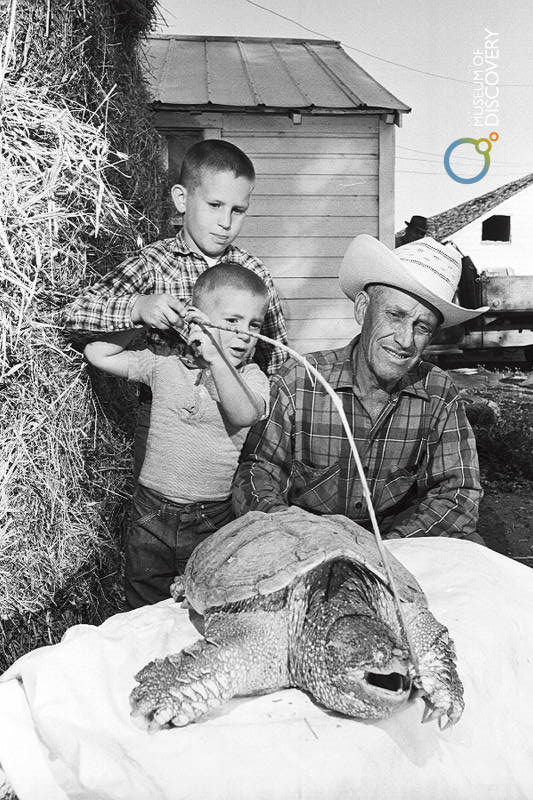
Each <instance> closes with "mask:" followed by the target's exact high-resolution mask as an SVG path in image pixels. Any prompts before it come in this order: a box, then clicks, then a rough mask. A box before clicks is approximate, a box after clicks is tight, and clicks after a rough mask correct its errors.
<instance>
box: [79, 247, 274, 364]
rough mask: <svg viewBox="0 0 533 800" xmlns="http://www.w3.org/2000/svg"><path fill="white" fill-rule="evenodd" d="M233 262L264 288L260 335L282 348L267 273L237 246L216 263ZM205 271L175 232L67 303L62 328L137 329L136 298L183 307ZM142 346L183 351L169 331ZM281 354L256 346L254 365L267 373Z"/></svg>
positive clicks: (151, 336) (151, 334) (150, 336)
mask: <svg viewBox="0 0 533 800" xmlns="http://www.w3.org/2000/svg"><path fill="white" fill-rule="evenodd" d="M227 261H233V262H234V263H236V264H240V265H241V266H243V267H246V269H250V270H252V272H255V273H256V275H258V276H259V277H260V278H261V279H262V280H263V282H264V283H265V284H266V286H267V288H268V294H269V298H270V303H269V306H268V311H267V313H266V317H265V321H264V323H263V326H262V328H261V332H262V333H263V334H264V335H265V336H268V337H270V338H271V339H277V340H279V341H280V342H282V343H284V344H286V343H287V332H286V329H285V321H284V318H283V313H282V310H281V303H280V300H279V297H278V293H277V291H276V288H275V286H274V284H273V282H272V278H271V276H270V273H269V272H268V270H267V269H266V267H265V266H264V265H263V263H262V262H261V261H259V259H257V258H255V257H254V256H251V255H249V254H248V253H247V252H245V251H244V250H241V248H240V247H235V246H234V245H230V246H229V247H228V248H227V250H226V251H225V252H224V253H223V255H222V256H221V257H220V259H219V262H218V263H224V262H227ZM206 269H209V266H208V264H207V262H206V260H205V259H204V258H203V256H201V255H200V254H199V253H195V252H194V251H193V250H191V248H190V247H189V246H188V245H187V244H186V243H185V240H184V238H183V235H182V232H181V231H180V232H179V233H178V234H177V235H176V236H175V237H173V238H171V239H161V240H160V241H158V242H154V243H153V244H149V245H148V246H147V247H144V248H143V249H142V250H141V251H140V252H139V253H137V254H136V255H134V256H131V257H130V258H126V259H125V260H124V261H122V262H121V263H120V264H119V265H118V266H117V267H116V268H115V269H114V270H112V271H111V272H109V273H108V274H107V275H105V276H104V277H103V278H101V279H100V280H99V281H97V283H95V284H94V285H93V286H91V287H89V288H88V289H87V291H86V292H85V294H84V295H83V296H82V297H80V298H78V299H77V300H75V301H74V302H73V303H71V304H70V305H69V306H68V307H67V308H66V309H65V312H64V324H65V326H66V327H67V328H69V329H70V330H73V331H83V332H85V333H110V332H112V331H120V330H127V329H130V328H134V327H142V326H136V325H135V324H134V323H133V322H132V321H131V312H132V309H133V306H134V304H135V302H136V300H137V297H138V296H139V295H140V294H171V295H173V296H174V297H176V298H177V299H178V300H181V301H182V302H183V303H186V304H188V303H190V301H191V297H192V290H193V286H194V284H195V282H196V280H197V278H198V276H199V275H200V274H201V273H202V272H204V271H205V270H206ZM147 344H148V345H149V346H152V347H155V348H157V346H159V345H165V346H167V347H168V346H171V347H178V348H179V347H183V342H182V340H181V338H180V337H179V335H178V334H176V333H174V332H169V333H167V332H166V331H157V330H154V329H152V330H150V331H149V333H148V336H147ZM285 357H286V356H285V353H284V351H283V350H281V348H275V347H272V346H270V345H267V344H265V343H263V342H258V344H257V348H256V354H255V361H257V363H258V364H259V366H260V367H261V368H262V369H263V370H264V371H265V372H267V374H272V373H273V372H275V371H276V370H277V369H278V368H279V367H280V366H281V364H283V362H284V361H285Z"/></svg>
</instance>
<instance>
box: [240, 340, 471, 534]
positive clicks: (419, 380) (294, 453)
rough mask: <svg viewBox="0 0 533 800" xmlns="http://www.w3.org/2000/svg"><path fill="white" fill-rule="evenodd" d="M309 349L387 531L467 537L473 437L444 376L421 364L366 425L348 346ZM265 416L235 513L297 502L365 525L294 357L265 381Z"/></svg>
mask: <svg viewBox="0 0 533 800" xmlns="http://www.w3.org/2000/svg"><path fill="white" fill-rule="evenodd" d="M357 341H358V339H357V338H356V339H355V340H353V341H352V342H351V343H350V344H349V345H348V346H347V347H344V348H342V349H339V350H329V351H325V352H319V353H314V354H312V355H311V356H308V359H309V360H310V362H311V363H312V364H313V366H315V367H316V368H317V369H318V370H319V371H320V372H321V374H322V375H323V376H324V378H326V380H327V381H328V382H329V383H330V384H331V386H332V387H333V389H335V391H336V392H337V394H338V396H339V397H340V399H341V400H342V405H343V409H344V412H345V414H346V416H347V419H348V422H349V424H350V427H351V430H352V432H353V435H354V439H355V442H356V445H357V449H358V453H359V455H360V458H361V462H362V464H363V466H364V472H365V476H366V479H367V482H368V485H369V490H370V494H371V497H372V503H373V505H374V508H375V511H376V516H377V518H378V521H379V523H380V527H381V531H382V533H384V534H385V536H386V537H391V536H423V535H429V536H439V535H444V536H455V537H463V536H468V535H470V534H471V533H474V532H475V529H476V524H477V517H478V506H479V501H480V499H481V495H482V492H481V486H480V481H479V467H478V459H477V451H476V445H475V438H474V434H473V432H472V429H471V427H470V424H469V422H468V420H467V418H466V413H465V410H464V406H463V403H462V401H461V399H460V397H459V395H458V392H457V389H456V388H455V386H454V385H453V383H452V381H451V379H450V377H449V376H448V375H447V374H446V373H445V372H443V371H442V370H440V369H439V368H438V367H435V366H433V365H432V364H428V363H424V362H421V363H420V364H419V365H418V366H417V367H416V368H414V369H413V370H411V371H410V372H409V373H408V374H407V375H406V376H404V378H403V379H402V380H401V381H400V382H399V383H398V384H397V386H396V387H395V390H394V392H393V393H392V394H391V395H390V399H389V402H388V403H387V405H386V406H385V408H384V409H383V411H382V412H381V414H380V416H379V418H378V419H377V420H376V421H375V422H374V423H372V420H371V419H370V417H369V415H368V413H367V412H366V411H365V409H364V407H363V406H362V405H361V403H360V401H359V399H358V397H357V394H356V393H355V391H354V389H353V367H352V364H353V348H354V347H355V346H357ZM270 403H271V410H270V415H269V417H268V418H267V419H266V420H265V421H264V422H261V423H258V424H256V425H255V426H254V427H252V429H251V431H250V433H249V435H248V439H247V441H246V444H245V447H244V450H243V452H242V455H241V463H240V466H239V469H238V471H237V474H236V477H235V482H234V491H233V498H234V505H235V509H236V512H237V513H238V514H244V513H245V512H246V511H249V510H251V509H258V510H260V511H275V510H279V509H280V508H281V507H285V506H287V505H297V506H301V507H302V508H304V509H306V510H307V511H310V512H312V513H315V514H344V515H346V516H348V517H350V518H351V519H353V520H355V521H357V522H359V523H360V524H362V525H365V526H366V527H369V524H370V523H369V516H368V513H367V509H366V507H365V500H364V497H363V492H362V485H361V480H360V478H359V474H358V472H357V467H356V465H355V462H354V459H353V455H352V452H351V449H350V446H349V443H348V440H347V437H346V435H345V433H344V429H343V427H342V423H341V421H340V418H339V415H338V412H337V410H336V409H335V407H334V406H333V403H332V401H331V398H330V397H329V396H328V394H327V393H326V392H325V390H324V389H323V387H322V386H321V385H320V384H319V383H318V382H317V381H316V379H315V378H313V377H312V376H311V375H310V374H308V373H307V371H306V369H305V367H304V366H302V365H300V364H299V363H296V362H295V361H294V360H293V359H290V360H289V361H287V363H286V364H285V365H284V366H283V367H282V368H281V370H280V371H279V372H278V374H277V375H274V376H273V378H272V380H271V399H270Z"/></svg>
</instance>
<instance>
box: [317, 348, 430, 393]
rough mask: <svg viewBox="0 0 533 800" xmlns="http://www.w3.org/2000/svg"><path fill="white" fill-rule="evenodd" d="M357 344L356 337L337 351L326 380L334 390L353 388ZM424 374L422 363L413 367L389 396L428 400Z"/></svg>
mask: <svg viewBox="0 0 533 800" xmlns="http://www.w3.org/2000/svg"><path fill="white" fill-rule="evenodd" d="M358 342H359V336H356V337H355V338H354V339H352V341H351V342H349V343H348V344H347V345H346V347H343V348H342V349H341V350H339V351H338V353H339V357H338V360H337V361H336V362H335V364H334V365H333V367H332V369H331V373H330V376H329V378H328V380H329V383H330V384H331V385H332V386H333V388H334V389H351V388H352V387H353V351H354V349H355V347H356V346H357V344H358ZM426 372H427V370H425V369H424V368H423V367H422V362H420V363H418V364H417V365H415V366H414V367H413V368H412V369H410V370H409V372H408V373H407V374H406V375H404V376H403V378H401V379H400V380H399V381H398V383H397V384H396V386H395V387H394V389H393V391H392V392H391V396H397V395H400V394H402V393H404V394H411V395H415V396H416V397H421V398H423V399H424V400H428V399H429V395H428V393H427V390H426V388H425V375H426Z"/></svg>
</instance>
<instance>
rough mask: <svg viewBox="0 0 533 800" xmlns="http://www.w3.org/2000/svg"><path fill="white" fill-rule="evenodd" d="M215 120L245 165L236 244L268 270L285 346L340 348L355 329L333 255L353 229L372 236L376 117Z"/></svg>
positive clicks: (231, 117)
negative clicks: (247, 186)
mask: <svg viewBox="0 0 533 800" xmlns="http://www.w3.org/2000/svg"><path fill="white" fill-rule="evenodd" d="M222 125H223V127H222V138H224V139H227V140H229V141H231V142H233V143H234V144H236V145H237V146H238V147H240V148H241V149H242V150H244V151H245V152H246V153H247V154H248V155H249V156H250V158H251V159H252V161H253V162H254V166H255V169H256V173H257V181H256V187H255V191H254V194H253V197H252V202H251V205H250V210H249V212H248V215H247V218H246V221H245V223H244V226H243V231H242V233H241V236H240V238H239V243H240V244H241V245H242V247H244V248H245V249H246V250H248V251H249V252H251V253H253V254H254V255H257V256H258V257H259V258H261V259H262V260H263V261H264V262H265V264H266V265H267V266H268V268H269V270H270V271H271V273H272V276H273V278H274V280H275V282H276V285H277V287H278V291H279V293H280V296H281V298H282V303H283V307H284V311H285V314H286V318H287V327H288V331H289V338H290V344H291V346H292V347H294V348H295V349H296V350H298V351H300V352H309V351H311V350H316V349H320V348H323V347H340V346H341V345H343V344H345V343H346V341H347V340H348V339H349V338H351V336H353V334H354V331H355V329H356V327H355V322H354V319H353V305H352V303H351V302H350V301H349V300H347V299H346V298H345V297H344V295H343V294H342V292H341V291H340V289H339V286H338V282H337V275H338V271H339V267H340V263H341V260H342V256H343V255H344V253H345V251H346V248H347V247H348V244H349V243H350V241H351V240H352V238H353V237H354V236H356V235H357V234H359V233H369V234H371V235H372V236H378V234H379V203H378V187H379V185H380V182H382V179H381V180H380V165H379V147H380V135H379V131H380V127H379V126H380V122H379V118H378V117H377V115H358V116H356V115H349V116H348V117H347V116H334V115H328V116H311V115H305V114H303V115H302V123H301V124H300V125H294V124H293V123H292V121H291V120H290V119H289V118H288V117H287V115H285V114H284V115H274V114H268V115H263V116H258V115H247V114H231V115H230V114H224V115H223V122H222ZM387 127H390V126H387Z"/></svg>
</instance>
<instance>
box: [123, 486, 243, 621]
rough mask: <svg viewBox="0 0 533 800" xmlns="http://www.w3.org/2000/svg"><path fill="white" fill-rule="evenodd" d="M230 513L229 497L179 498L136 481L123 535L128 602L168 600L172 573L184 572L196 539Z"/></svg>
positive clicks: (223, 522)
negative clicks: (191, 500)
mask: <svg viewBox="0 0 533 800" xmlns="http://www.w3.org/2000/svg"><path fill="white" fill-rule="evenodd" d="M232 519H234V514H233V509H232V504H231V497H229V498H227V499H226V500H221V501H211V502H202V503H187V504H180V503H173V502H172V501H171V500H167V499H166V498H165V497H163V496H162V495H160V494H159V493H158V492H155V491H154V490H153V489H148V488H147V487H146V486H142V485H141V484H138V485H137V487H136V489H135V493H134V495H133V506H132V519H131V524H130V527H129V530H128V533H127V535H126V541H125V554H126V565H125V574H124V588H125V592H126V601H127V603H128V605H129V607H130V608H139V607H140V606H143V605H148V604H152V603H158V602H159V601H160V600H167V599H168V598H169V597H170V584H171V583H172V580H173V578H174V577H175V576H176V575H179V574H181V573H183V570H184V569H185V564H186V563H187V560H188V559H189V556H190V555H191V553H192V551H193V550H194V548H195V547H196V545H197V544H200V542H202V541H203V540H204V539H206V538H207V537H208V536H209V535H210V534H211V533H213V532H214V531H216V530H218V529H219V528H221V527H222V526H223V525H226V524H227V523H228V522H231V520H232Z"/></svg>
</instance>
